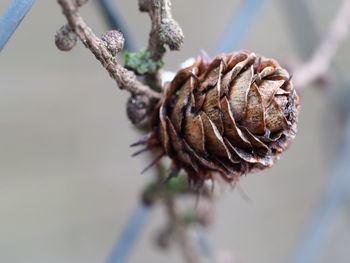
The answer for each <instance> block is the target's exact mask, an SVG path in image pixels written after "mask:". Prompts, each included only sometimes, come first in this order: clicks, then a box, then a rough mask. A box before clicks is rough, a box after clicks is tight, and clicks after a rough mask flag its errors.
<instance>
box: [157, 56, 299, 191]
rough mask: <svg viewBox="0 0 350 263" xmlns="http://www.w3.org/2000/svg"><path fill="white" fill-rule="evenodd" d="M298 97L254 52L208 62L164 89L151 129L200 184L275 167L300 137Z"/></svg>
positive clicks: (285, 77)
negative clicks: (297, 130) (298, 132)
mask: <svg viewBox="0 0 350 263" xmlns="http://www.w3.org/2000/svg"><path fill="white" fill-rule="evenodd" d="M298 110H299V103H298V96H297V94H296V92H295V89H294V88H293V85H292V83H291V80H290V76H289V74H288V72H287V71H286V70H285V69H283V68H281V66H280V65H279V64H278V63H277V61H275V60H273V59H267V58H264V57H261V56H257V55H255V54H254V53H252V52H249V51H241V52H235V53H231V54H221V55H218V56H217V57H216V58H215V59H214V60H213V61H211V62H208V61H206V60H205V59H203V58H198V59H197V61H196V62H195V63H194V64H193V65H192V66H190V67H188V68H185V69H182V70H180V71H179V72H178V73H177V75H176V76H175V78H174V79H173V81H172V82H171V83H170V84H168V85H167V86H166V87H165V91H164V97H163V98H162V100H161V101H160V103H159V106H158V107H157V109H156V116H155V117H154V120H153V126H154V128H155V130H156V138H157V140H158V142H159V143H160V145H161V147H162V149H163V150H164V152H165V154H166V155H168V156H169V157H170V158H171V159H172V160H173V163H174V164H175V166H177V168H183V169H185V170H186V171H187V173H188V175H189V179H190V181H191V182H192V183H194V184H196V185H197V184H199V185H200V184H202V182H203V181H204V180H205V179H210V178H211V179H212V178H213V174H214V173H213V172H218V173H219V174H220V175H221V176H222V177H223V178H224V179H225V180H226V181H233V180H236V179H237V178H238V177H239V176H240V175H242V174H245V173H247V172H250V171H254V170H261V169H264V168H267V167H271V166H272V165H273V164H274V162H275V161H276V160H277V159H278V158H279V156H280V154H281V153H282V152H283V150H285V149H286V148H287V147H288V146H289V144H290V143H291V142H292V140H293V139H294V137H295V134H296V124H297V115H298Z"/></svg>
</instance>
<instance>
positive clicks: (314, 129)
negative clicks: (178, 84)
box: [0, 0, 350, 263]
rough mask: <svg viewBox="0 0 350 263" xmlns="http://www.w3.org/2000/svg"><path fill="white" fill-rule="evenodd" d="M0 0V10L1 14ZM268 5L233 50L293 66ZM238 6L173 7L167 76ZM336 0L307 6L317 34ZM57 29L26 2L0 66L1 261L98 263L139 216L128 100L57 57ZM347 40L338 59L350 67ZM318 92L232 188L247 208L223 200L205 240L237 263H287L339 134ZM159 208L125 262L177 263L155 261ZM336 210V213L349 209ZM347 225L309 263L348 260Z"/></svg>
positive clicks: (128, 8)
mask: <svg viewBox="0 0 350 263" xmlns="http://www.w3.org/2000/svg"><path fill="white" fill-rule="evenodd" d="M9 2H10V1H9V0H5V1H4V0H2V1H1V3H0V12H1V13H2V12H3V11H4V10H5V7H6V6H7V5H8V3H9ZM90 2H91V3H89V4H87V5H86V6H84V8H83V9H82V12H83V14H84V17H85V19H86V20H87V22H88V23H89V25H90V26H91V27H92V28H93V30H94V31H95V32H96V33H97V34H101V33H103V32H104V31H106V30H107V29H108V28H107V26H106V25H105V23H104V20H103V17H102V15H101V13H100V11H99V9H98V6H97V5H96V3H95V1H90ZM278 2H279V1H278V0H275V1H270V3H269V4H268V5H267V6H266V7H265V8H264V10H263V13H262V14H261V15H260V16H259V18H258V22H257V23H255V25H254V26H253V27H252V29H251V31H250V33H249V35H248V37H247V39H245V40H244V42H243V45H242V46H243V47H244V48H245V49H251V50H254V51H255V52H257V53H261V54H264V55H265V56H268V57H269V56H270V57H274V58H277V59H279V60H280V61H282V62H285V63H289V64H295V63H297V62H298V61H299V60H298V56H297V50H296V45H295V42H294V40H293V39H292V38H291V35H290V32H289V31H288V30H289V29H288V28H287V26H286V22H285V21H284V13H281V11H280V5H279V3H278ZM239 3H240V1H238V0H235V1H224V0H219V1H209V0H205V1H204V0H203V1H198V0H197V1H195V0H193V1H186V0H173V10H174V12H173V13H174V17H175V18H176V19H177V20H178V21H179V23H180V24H181V26H182V27H183V30H184V32H185V35H186V39H185V44H184V46H183V48H182V50H181V52H171V53H170V52H169V53H167V55H166V59H165V61H166V68H167V69H168V70H177V69H178V65H179V63H181V62H182V61H183V60H185V59H186V58H188V57H190V56H196V55H197V54H198V53H199V50H200V48H203V49H205V50H207V51H208V53H209V54H211V55H214V54H213V53H212V52H213V51H214V50H215V47H216V44H217V43H218V41H219V40H220V39H221V37H222V35H223V34H224V32H225V27H226V26H227V25H228V22H229V21H230V18H231V17H232V14H233V13H234V12H235V10H236V9H237V6H238V4H239ZM339 3H340V1H325V0H322V1H319V0H310V1H308V4H309V5H310V7H311V8H312V10H313V12H314V15H315V18H316V19H317V21H318V26H319V30H320V32H321V33H324V32H325V31H326V30H327V25H328V23H329V22H330V21H331V19H332V17H333V15H334V13H335V12H336V9H337V6H338V4H339ZM118 5H119V6H120V10H121V12H122V17H123V19H125V21H126V23H127V25H128V26H129V27H130V30H131V32H132V33H133V36H134V37H135V38H136V40H137V43H138V45H139V46H140V47H141V46H144V45H145V43H146V41H147V38H148V32H149V28H150V25H149V19H148V16H147V15H146V14H141V13H139V12H138V8H137V1H136V0H135V1H126V0H124V1H118ZM64 23H65V19H64V17H63V16H62V15H61V10H60V8H59V6H58V5H57V3H56V1H40V0H38V1H36V4H35V5H34V7H33V8H32V10H31V11H30V13H29V14H28V16H27V17H26V18H25V20H24V21H23V23H22V25H21V26H20V28H19V29H18V30H17V31H16V33H15V34H14V36H13V37H12V39H11V40H10V41H9V43H8V45H7V46H6V47H5V49H4V50H3V52H2V53H1V55H0V262H4V263H22V262H26V263H30V262H33V263H34V262H35V263H44V262H45V263H47V262H50V263H56V262H57V263H62V262H64V263H73V262H74V263H79V262H84V263H102V262H106V259H107V258H108V256H109V253H110V252H111V249H112V247H113V245H114V243H115V241H116V240H117V238H118V236H119V235H120V233H121V231H122V229H123V227H124V225H125V223H126V222H127V220H128V217H129V215H130V214H131V213H132V211H133V209H134V208H135V207H136V206H137V203H138V198H139V192H140V190H141V189H142V187H143V185H145V184H146V182H148V181H149V180H150V179H151V178H152V176H153V174H152V172H148V173H147V174H145V175H140V171H141V169H142V168H143V167H144V166H145V164H146V162H147V160H148V159H147V157H146V156H142V157H138V158H131V157H130V155H131V153H132V149H130V148H129V144H130V143H132V142H134V141H136V140H137V138H139V137H140V134H138V132H137V131H136V130H134V129H133V127H132V125H131V124H130V123H129V121H128V120H127V118H126V116H125V101H126V99H127V97H128V94H127V93H126V92H123V91H120V90H118V88H117V87H116V85H115V84H114V82H113V81H112V80H111V79H110V78H109V77H108V74H107V73H106V72H105V70H104V69H103V68H102V67H101V66H100V65H99V63H98V62H97V61H96V60H95V59H94V58H93V56H92V55H91V54H90V53H89V52H88V51H87V50H86V49H85V48H84V47H83V46H82V45H81V44H80V43H79V44H78V45H77V47H76V48H74V49H73V51H71V52H68V53H64V52H60V51H58V50H57V49H56V47H55V45H54V43H53V36H54V33H55V31H56V30H57V29H58V28H59V27H60V26H61V25H62V24H64ZM349 43H350V42H349V39H348V40H347V42H346V43H345V45H344V46H342V48H341V50H340V52H339V54H338V55H337V57H336V60H337V62H338V64H339V65H342V66H343V67H345V68H349V61H350V60H349V56H350V55H349V54H350V52H349V51H350V48H349ZM329 93H330V92H329V91H324V90H323V91H322V90H319V89H316V88H313V87H310V88H308V89H307V90H306V91H305V92H304V93H303V94H302V97H301V103H302V111H301V114H300V124H299V134H298V136H297V138H296V140H295V142H294V144H293V145H292V147H291V149H290V150H288V151H287V152H286V153H285V154H284V155H283V157H282V159H281V160H280V161H279V162H278V163H277V164H276V165H275V167H274V168H273V169H270V170H266V171H264V172H259V173H255V174H249V175H248V176H247V177H245V178H242V180H241V185H242V187H243V188H244V190H245V191H246V192H247V194H248V195H249V197H250V198H251V199H252V200H253V203H251V204H250V203H247V202H246V201H244V200H243V199H242V198H241V196H240V195H239V194H238V193H237V191H230V190H229V189H226V190H225V191H224V193H223V195H222V196H221V197H220V199H219V200H218V202H217V203H218V205H217V209H216V210H217V211H216V213H217V214H216V223H215V225H214V226H213V227H212V229H211V230H210V231H209V236H210V237H211V239H212V241H213V243H214V245H215V247H217V248H220V249H224V250H227V251H231V252H232V253H234V254H235V255H236V256H237V258H238V259H239V262H242V263H257V262H259V263H280V262H286V260H287V258H288V257H289V256H290V254H291V253H292V251H293V248H294V247H295V245H296V242H297V241H298V237H299V235H300V234H301V232H302V231H303V229H304V226H305V223H306V222H307V219H308V217H309V216H310V215H311V213H312V212H313V209H314V206H315V203H316V202H317V200H318V198H319V196H320V193H321V191H322V190H323V189H324V188H325V187H326V185H327V183H328V180H329V179H330V178H329V176H330V175H331V173H330V172H329V171H330V170H331V168H332V167H331V165H330V163H331V161H332V160H333V159H334V158H335V155H334V153H335V149H336V145H335V143H336V141H337V134H339V130H338V127H339V126H338V123H337V122H336V118H335V113H334V110H333V108H334V107H333V106H332V103H331V101H332V100H331V99H330V97H331V96H330V95H329ZM162 212H163V211H162V210H161V209H160V208H158V209H156V212H155V213H154V214H153V215H152V218H151V223H150V224H149V225H148V226H147V228H146V231H145V232H144V233H143V235H142V236H141V237H140V240H139V242H138V243H137V246H136V248H135V251H134V253H133V254H132V256H131V258H130V262H182V259H181V257H180V256H179V253H178V251H177V250H176V249H172V250H171V251H169V252H161V251H158V250H157V249H156V248H155V247H154V244H153V237H154V236H153V235H154V231H155V230H156V229H157V225H159V224H162V222H163V221H164V220H165V218H164V215H163V213H162ZM347 212H348V211H347ZM348 221H349V214H346V213H344V214H341V215H339V217H337V221H336V223H335V225H334V226H332V227H333V228H334V229H333V230H334V231H332V236H331V237H330V240H329V241H328V246H327V249H326V250H325V251H322V256H321V260H320V261H319V262H330V261H333V262H337V263H347V262H349V259H350V249H349V248H350V229H349V223H348Z"/></svg>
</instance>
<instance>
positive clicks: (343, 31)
mask: <svg viewBox="0 0 350 263" xmlns="http://www.w3.org/2000/svg"><path fill="white" fill-rule="evenodd" d="M349 25H350V1H349V0H344V1H343V4H342V5H341V6H340V8H339V11H338V12H337V14H336V16H335V18H334V20H333V21H332V23H331V25H330V28H329V30H328V32H327V33H326V35H325V36H324V38H323V41H321V43H320V44H319V46H318V47H317V48H316V49H315V51H314V53H313V55H312V56H311V58H310V60H308V61H307V62H306V63H304V64H303V65H302V66H301V67H299V68H298V69H297V70H296V71H295V72H294V74H293V83H294V85H295V86H296V87H297V88H298V89H299V90H300V89H302V87H305V86H307V85H308V84H310V83H311V82H313V81H315V80H317V79H318V78H319V77H321V76H322V75H324V74H325V73H326V71H327V69H328V68H329V66H330V64H331V61H332V59H333V57H334V56H335V55H336V53H337V51H338V49H339V47H340V46H341V44H342V43H343V42H344V41H345V39H346V37H347V35H348V33H349Z"/></svg>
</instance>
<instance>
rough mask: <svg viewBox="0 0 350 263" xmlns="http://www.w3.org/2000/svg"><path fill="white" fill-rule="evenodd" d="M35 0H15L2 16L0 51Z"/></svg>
mask: <svg viewBox="0 0 350 263" xmlns="http://www.w3.org/2000/svg"><path fill="white" fill-rule="evenodd" d="M34 1H35V0H13V1H12V2H11V4H10V6H9V7H8V8H7V10H6V11H5V13H4V14H3V15H2V16H1V17H0V51H1V50H2V49H3V48H4V46H5V45H6V43H7V41H8V40H9V39H10V37H11V36H12V34H13V33H14V32H15V31H16V29H17V27H18V26H19V24H20V23H21V22H22V20H23V18H24V17H25V15H26V14H27V13H28V11H29V10H30V8H31V7H32V5H33V4H34Z"/></svg>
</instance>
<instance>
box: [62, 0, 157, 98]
mask: <svg viewBox="0 0 350 263" xmlns="http://www.w3.org/2000/svg"><path fill="white" fill-rule="evenodd" d="M58 3H59V4H60V5H61V7H62V11H63V14H64V15H65V16H66V18H67V21H68V24H69V26H70V27H71V28H72V30H73V31H74V32H75V33H76V34H77V35H78V37H79V38H80V40H81V41H82V42H83V44H84V45H85V47H87V48H88V49H89V50H90V51H91V52H92V53H93V54H94V55H95V57H96V59H98V60H99V61H100V62H101V64H102V66H103V67H104V68H105V69H106V70H107V71H108V72H109V75H110V76H111V77H112V78H113V79H115V81H116V82H117V84H118V86H119V87H120V88H121V89H125V90H127V91H129V92H130V93H131V94H133V95H138V94H144V95H146V96H147V97H149V98H150V99H158V98H160V94H159V93H157V92H155V91H153V90H151V89H150V88H149V87H148V86H146V85H144V84H142V83H141V82H140V81H138V80H137V79H136V76H135V74H134V73H133V72H131V71H129V70H127V69H125V68H124V67H123V66H121V65H120V64H118V62H117V61H116V58H115V56H113V55H112V54H111V52H110V51H109V50H108V49H107V47H106V46H105V45H104V44H103V43H102V41H101V39H100V38H98V37H97V36H96V35H95V34H94V33H93V32H92V30H91V29H90V28H89V27H88V25H87V24H86V23H85V21H84V20H83V18H82V17H81V15H80V14H79V8H78V4H77V1H76V0H58Z"/></svg>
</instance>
